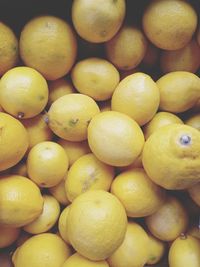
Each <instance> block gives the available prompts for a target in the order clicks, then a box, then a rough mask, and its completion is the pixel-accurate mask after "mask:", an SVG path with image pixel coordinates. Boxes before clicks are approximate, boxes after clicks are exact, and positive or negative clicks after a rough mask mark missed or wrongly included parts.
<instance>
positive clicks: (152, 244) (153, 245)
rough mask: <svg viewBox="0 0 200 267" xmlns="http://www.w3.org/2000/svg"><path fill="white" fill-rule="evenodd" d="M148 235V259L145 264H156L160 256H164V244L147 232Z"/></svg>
mask: <svg viewBox="0 0 200 267" xmlns="http://www.w3.org/2000/svg"><path fill="white" fill-rule="evenodd" d="M148 236H149V248H148V249H149V259H148V261H147V264H150V265H152V264H156V263H158V262H159V261H160V260H161V258H162V257H163V256H164V253H165V252H166V244H165V243H164V242H163V241H161V240H159V239H157V238H156V237H154V236H153V235H151V234H148Z"/></svg>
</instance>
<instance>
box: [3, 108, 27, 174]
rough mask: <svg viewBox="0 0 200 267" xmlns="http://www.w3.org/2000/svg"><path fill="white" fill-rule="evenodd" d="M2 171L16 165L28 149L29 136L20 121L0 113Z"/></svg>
mask: <svg viewBox="0 0 200 267" xmlns="http://www.w3.org/2000/svg"><path fill="white" fill-rule="evenodd" d="M0 136H1V142H0V154H1V158H0V171H3V170H6V169H8V168H10V167H12V166H14V165H16V164H17V163H18V162H19V161H20V160H21V159H22V158H23V156H24V155H25V153H26V151H27V149H28V134H27V131H26V129H25V128H24V126H23V125H22V123H21V122H20V121H18V120H17V119H15V118H14V117H12V116H10V115H9V114H6V113H3V112H0Z"/></svg>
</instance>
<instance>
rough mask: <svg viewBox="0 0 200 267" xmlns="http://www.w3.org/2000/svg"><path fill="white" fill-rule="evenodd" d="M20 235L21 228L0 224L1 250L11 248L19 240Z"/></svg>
mask: <svg viewBox="0 0 200 267" xmlns="http://www.w3.org/2000/svg"><path fill="white" fill-rule="evenodd" d="M19 235H20V228H14V227H10V226H4V225H1V224H0V248H5V247H8V246H10V245H11V244H12V243H14V242H15V241H16V240H17V238H18V237H19ZM0 263H1V260H0Z"/></svg>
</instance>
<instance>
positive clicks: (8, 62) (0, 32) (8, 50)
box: [0, 22, 18, 75]
mask: <svg viewBox="0 0 200 267" xmlns="http://www.w3.org/2000/svg"><path fill="white" fill-rule="evenodd" d="M0 51H1V62H0V75H3V74H4V73H5V72H6V71H8V70H9V69H12V68H13V67H14V66H15V65H16V64H17V62H18V40H17V38H16V36H15V34H14V32H13V31H12V29H11V28H10V27H9V26H8V25H6V24H5V23H3V22H0Z"/></svg>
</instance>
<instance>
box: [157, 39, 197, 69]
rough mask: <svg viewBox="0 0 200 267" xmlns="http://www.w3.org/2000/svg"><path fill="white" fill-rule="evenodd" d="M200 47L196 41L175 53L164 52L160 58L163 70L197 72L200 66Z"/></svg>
mask: <svg viewBox="0 0 200 267" xmlns="http://www.w3.org/2000/svg"><path fill="white" fill-rule="evenodd" d="M199 59H200V46H199V45H198V43H197V41H196V40H195V39H193V40H191V41H190V42H189V43H188V44H187V45H186V46H184V47H183V48H181V49H178V50H175V51H164V50H163V51H162V52H161V58H160V65H161V70H162V71H163V72H164V73H166V72H172V71H189V72H196V71H197V70H198V68H199V66H200V60H199Z"/></svg>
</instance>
